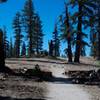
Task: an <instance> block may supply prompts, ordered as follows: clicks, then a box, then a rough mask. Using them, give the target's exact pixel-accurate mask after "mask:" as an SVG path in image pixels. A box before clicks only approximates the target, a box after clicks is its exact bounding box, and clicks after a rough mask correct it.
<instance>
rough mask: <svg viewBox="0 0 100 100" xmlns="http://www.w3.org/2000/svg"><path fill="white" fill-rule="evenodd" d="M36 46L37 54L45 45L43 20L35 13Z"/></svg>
mask: <svg viewBox="0 0 100 100" xmlns="http://www.w3.org/2000/svg"><path fill="white" fill-rule="evenodd" d="M34 21H35V23H34V41H33V42H34V43H35V45H34V48H36V52H37V54H38V53H39V52H40V51H41V50H42V46H43V35H44V34H43V32H42V22H41V20H40V17H39V15H38V14H35V19H34Z"/></svg>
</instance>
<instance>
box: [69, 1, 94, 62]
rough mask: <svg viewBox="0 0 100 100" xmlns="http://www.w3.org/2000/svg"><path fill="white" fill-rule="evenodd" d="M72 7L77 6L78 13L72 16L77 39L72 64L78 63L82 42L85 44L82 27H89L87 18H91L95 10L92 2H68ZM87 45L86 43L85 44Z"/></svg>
mask: <svg viewBox="0 0 100 100" xmlns="http://www.w3.org/2000/svg"><path fill="white" fill-rule="evenodd" d="M70 1H71V2H70V3H71V4H72V5H73V6H75V5H77V6H78V12H76V13H75V14H74V19H75V21H77V37H76V50H75V58H74V62H80V61H79V60H80V54H81V50H82V42H83V43H85V42H84V41H83V40H82V39H83V38H82V37H83V35H84V36H86V34H84V33H83V30H82V26H83V25H84V26H85V27H88V26H90V24H91V23H90V22H89V20H88V19H89V18H91V16H93V9H95V7H96V5H95V4H94V3H93V2H92V0H70ZM86 44H87V43H86Z"/></svg>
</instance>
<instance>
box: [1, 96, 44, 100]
mask: <svg viewBox="0 0 100 100" xmlns="http://www.w3.org/2000/svg"><path fill="white" fill-rule="evenodd" d="M0 100H45V99H40V98H39V99H32V98H24V99H20V98H11V97H4V96H0Z"/></svg>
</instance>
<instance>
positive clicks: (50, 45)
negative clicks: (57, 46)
mask: <svg viewBox="0 0 100 100" xmlns="http://www.w3.org/2000/svg"><path fill="white" fill-rule="evenodd" d="M53 48H54V44H53V40H51V41H50V42H49V56H53Z"/></svg>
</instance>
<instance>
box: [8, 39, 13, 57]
mask: <svg viewBox="0 0 100 100" xmlns="http://www.w3.org/2000/svg"><path fill="white" fill-rule="evenodd" d="M9 57H13V44H12V38H10V42H9Z"/></svg>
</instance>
